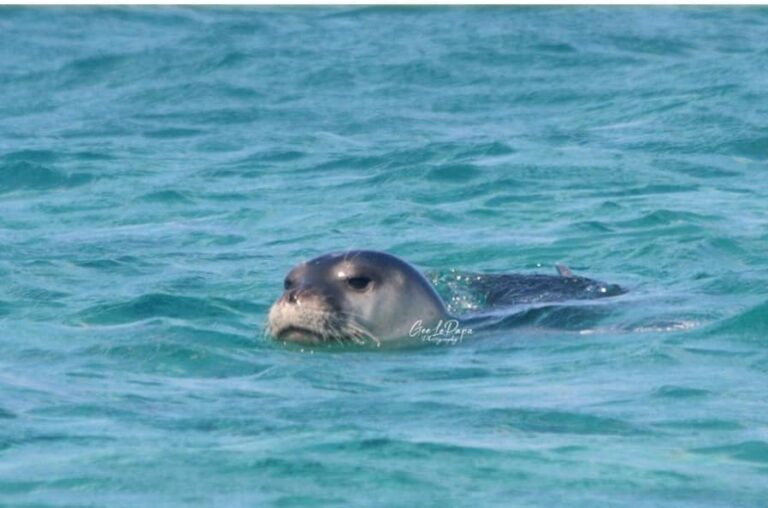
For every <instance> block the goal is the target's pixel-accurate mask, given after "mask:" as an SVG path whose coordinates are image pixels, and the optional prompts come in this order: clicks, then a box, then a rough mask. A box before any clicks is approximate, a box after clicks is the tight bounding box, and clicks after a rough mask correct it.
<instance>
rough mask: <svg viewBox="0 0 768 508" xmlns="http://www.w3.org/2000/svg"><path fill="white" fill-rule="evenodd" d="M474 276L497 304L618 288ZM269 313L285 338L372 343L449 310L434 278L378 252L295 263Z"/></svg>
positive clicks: (441, 317) (568, 280) (441, 318)
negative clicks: (434, 285) (430, 278)
mask: <svg viewBox="0 0 768 508" xmlns="http://www.w3.org/2000/svg"><path fill="white" fill-rule="evenodd" d="M558 272H559V275H556V276H555V275H522V274H501V275H493V274H474V275H475V276H474V277H472V279H473V281H474V282H475V284H476V286H477V288H478V289H479V290H480V291H482V292H483V294H484V295H485V297H486V301H487V303H488V305H489V306H491V307H498V306H505V305H514V304H516V303H525V302H528V301H558V300H565V299H572V298H576V299H578V298H598V297H603V296H613V295H615V294H620V293H622V292H623V290H621V288H619V287H618V286H608V285H605V284H603V283H601V282H599V281H594V280H592V279H587V278H585V277H577V276H574V275H573V274H572V273H571V272H570V270H569V269H568V268H566V267H563V266H558ZM284 289H285V290H284V292H283V294H282V296H280V298H278V300H277V301H276V302H275V303H274V304H273V305H272V307H271V308H270V311H269V318H268V324H267V331H268V332H269V333H270V335H271V336H272V337H274V338H277V339H279V340H284V341H289V342H297V343H305V344H321V343H333V342H341V343H358V344H364V343H373V344H381V342H383V341H392V340H395V339H399V338H405V337H408V336H409V333H411V332H412V330H413V328H414V326H417V327H418V328H419V329H424V328H429V327H430V326H433V325H435V324H438V326H439V323H441V322H445V321H446V320H455V319H456V318H454V317H453V316H451V315H450V313H449V312H448V309H447V308H446V305H445V304H444V303H443V301H442V299H441V298H440V296H439V295H438V294H437V291H436V290H435V289H434V288H433V287H432V285H431V284H430V282H429V281H428V280H427V278H426V277H425V276H424V275H423V274H422V273H421V272H420V271H419V270H418V269H416V268H414V267H413V266H412V265H411V264H409V263H408V262H406V261H404V260H402V259H400V258H398V257H396V256H393V255H391V254H387V253H385V252H378V251H371V250H350V251H346V252H335V253H330V254H325V255H322V256H319V257H317V258H314V259H312V260H310V261H307V262H303V263H300V264H299V265H297V266H295V267H294V268H293V269H292V270H291V271H290V272H289V273H288V275H287V276H286V277H285V281H284Z"/></svg>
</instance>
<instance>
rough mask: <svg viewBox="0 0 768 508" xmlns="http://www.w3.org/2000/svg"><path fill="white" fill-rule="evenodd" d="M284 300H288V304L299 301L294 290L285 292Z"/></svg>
mask: <svg viewBox="0 0 768 508" xmlns="http://www.w3.org/2000/svg"><path fill="white" fill-rule="evenodd" d="M285 299H286V300H288V303H293V304H295V303H296V302H297V301H298V300H299V295H298V292H297V291H296V290H295V289H292V290H290V291H287V292H286V293H285Z"/></svg>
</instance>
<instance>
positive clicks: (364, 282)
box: [347, 277, 371, 291]
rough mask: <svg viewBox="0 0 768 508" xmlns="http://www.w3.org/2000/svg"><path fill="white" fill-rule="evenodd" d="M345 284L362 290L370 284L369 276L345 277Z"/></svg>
mask: <svg viewBox="0 0 768 508" xmlns="http://www.w3.org/2000/svg"><path fill="white" fill-rule="evenodd" d="M347 284H349V286H350V287H351V288H352V289H356V290H358V291H363V290H364V289H366V288H368V286H369V285H370V284H371V279H370V278H369V277H350V278H348V279H347Z"/></svg>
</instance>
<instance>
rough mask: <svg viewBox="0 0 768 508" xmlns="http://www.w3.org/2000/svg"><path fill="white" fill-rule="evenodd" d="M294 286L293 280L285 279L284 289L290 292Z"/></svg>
mask: <svg viewBox="0 0 768 508" xmlns="http://www.w3.org/2000/svg"><path fill="white" fill-rule="evenodd" d="M292 286H293V281H292V280H291V279H285V281H284V282H283V287H284V288H285V289H286V290H288V289H291V287H292Z"/></svg>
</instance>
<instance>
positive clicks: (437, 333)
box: [408, 319, 472, 344]
mask: <svg viewBox="0 0 768 508" xmlns="http://www.w3.org/2000/svg"><path fill="white" fill-rule="evenodd" d="M467 335H472V329H471V328H461V326H460V325H459V321H458V320H456V319H448V320H442V319H441V320H440V321H438V322H437V324H436V325H435V326H434V327H432V328H425V327H424V322H423V321H422V320H421V319H420V320H418V321H416V322H415V323H413V326H411V331H410V332H409V333H408V336H409V337H415V338H420V339H421V340H422V341H424V342H433V343H436V344H457V343H459V342H461V341H462V340H464V337H465V336H467Z"/></svg>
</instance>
